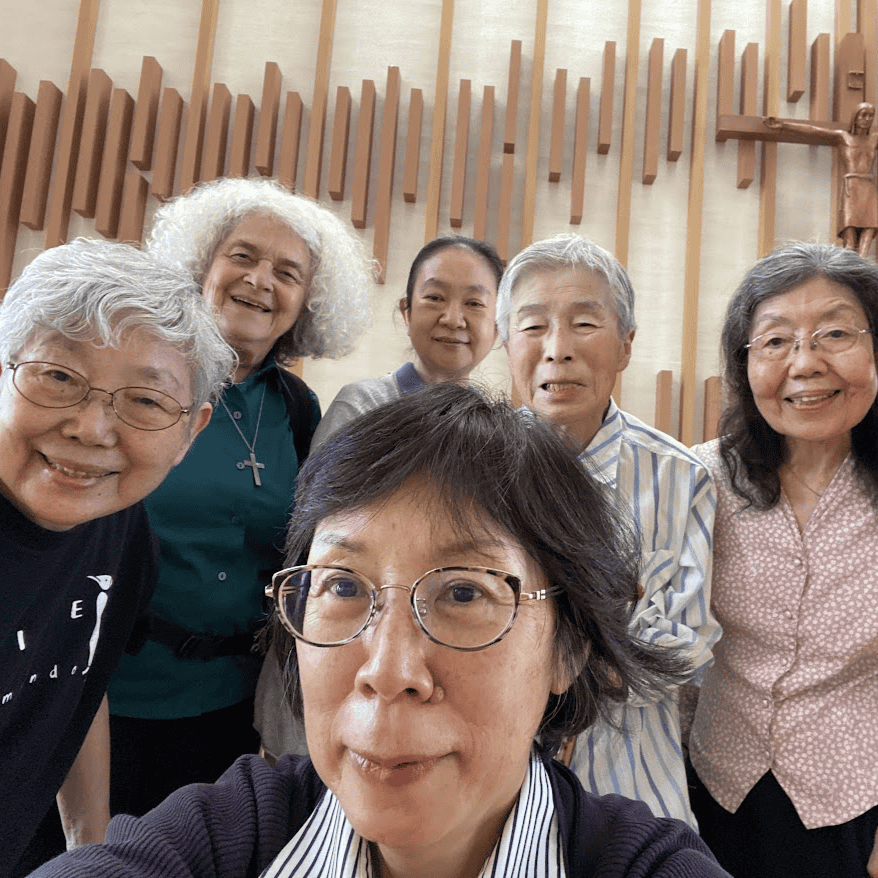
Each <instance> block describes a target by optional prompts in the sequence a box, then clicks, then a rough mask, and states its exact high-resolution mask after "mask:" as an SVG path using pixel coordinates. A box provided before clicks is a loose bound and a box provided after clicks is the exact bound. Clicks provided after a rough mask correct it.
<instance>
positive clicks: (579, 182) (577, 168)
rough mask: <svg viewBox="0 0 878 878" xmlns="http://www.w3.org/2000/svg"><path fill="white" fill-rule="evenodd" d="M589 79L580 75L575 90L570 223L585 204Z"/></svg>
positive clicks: (579, 216)
mask: <svg viewBox="0 0 878 878" xmlns="http://www.w3.org/2000/svg"><path fill="white" fill-rule="evenodd" d="M590 105H591V79H590V78H588V77H582V78H580V80H579V88H578V89H577V90H576V127H575V129H574V135H573V173H572V175H571V179H572V183H571V187H570V223H571V225H575V226H578V225H579V224H580V223H581V222H582V210H583V206H584V204H585V159H586V156H587V155H588V117H589V113H590V111H591V108H590Z"/></svg>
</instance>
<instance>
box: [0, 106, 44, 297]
mask: <svg viewBox="0 0 878 878" xmlns="http://www.w3.org/2000/svg"><path fill="white" fill-rule="evenodd" d="M35 110H36V104H35V103H34V102H33V101H32V100H31V99H30V98H29V97H28V96H27V95H26V94H22V93H21V92H16V93H15V94H13V96H12V100H11V102H10V106H9V117H8V122H7V127H6V132H5V134H6V137H5V138H4V142H3V163H2V166H0V291H2V292H5V291H6V287H8V286H9V280H10V277H11V274H12V263H13V260H14V258H15V243H16V240H17V238H18V223H19V217H20V215H21V200H22V194H23V193H24V179H25V172H26V169H27V158H28V151H29V148H30V139H31V133H32V132H33V124H34V111H35Z"/></svg>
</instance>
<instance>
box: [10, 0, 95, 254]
mask: <svg viewBox="0 0 878 878" xmlns="http://www.w3.org/2000/svg"><path fill="white" fill-rule="evenodd" d="M99 8H100V0H79V18H78V20H77V22H76V36H75V37H74V40H73V59H72V61H71V63H70V79H69V80H68V82H67V99H66V100H65V102H64V115H63V117H62V118H61V135H60V137H59V139H58V149H57V154H56V158H55V176H54V178H53V182H52V198H51V200H50V202H49V218H48V222H47V223H46V246H47V247H55V246H57V245H58V244H61V243H63V242H64V241H66V240H67V227H68V225H69V223H70V200H71V198H72V197H73V181H74V177H75V176H76V160H77V158H78V156H79V138H80V133H81V131H80V128H81V125H82V111H83V107H84V106H85V90H86V87H87V85H88V73H89V70H91V59H92V53H93V51H94V42H95V30H96V29H97V23H98V10H99ZM24 197H25V200H26V199H27V182H25V196H24ZM40 227H41V228H42V223H40Z"/></svg>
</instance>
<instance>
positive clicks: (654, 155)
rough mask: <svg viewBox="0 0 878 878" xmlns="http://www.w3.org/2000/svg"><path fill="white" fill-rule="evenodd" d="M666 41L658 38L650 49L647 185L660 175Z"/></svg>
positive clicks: (645, 141) (645, 134)
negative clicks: (660, 135) (663, 72)
mask: <svg viewBox="0 0 878 878" xmlns="http://www.w3.org/2000/svg"><path fill="white" fill-rule="evenodd" d="M664 54H665V41H664V40H662V39H660V38H658V37H656V38H655V39H654V40H653V41H652V45H651V46H650V47H649V61H648V72H647V82H646V120H645V123H644V126H643V177H642V180H643V182H644V183H645V184H647V185H649V184H650V183H652V182H654V181H655V178H656V175H657V174H658V157H659V134H660V133H661V125H662V71H663V67H664Z"/></svg>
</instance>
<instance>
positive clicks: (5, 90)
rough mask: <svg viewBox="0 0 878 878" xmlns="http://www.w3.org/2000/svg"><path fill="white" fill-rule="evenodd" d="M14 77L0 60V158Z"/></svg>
mask: <svg viewBox="0 0 878 878" xmlns="http://www.w3.org/2000/svg"><path fill="white" fill-rule="evenodd" d="M15 77H16V73H15V68H14V67H13V66H12V65H11V64H10V63H9V62H8V61H7V60H6V59H5V58H0V156H2V155H3V148H4V146H5V144H6V131H7V128H8V127H9V114H10V112H11V111H12V95H13V94H15Z"/></svg>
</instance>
